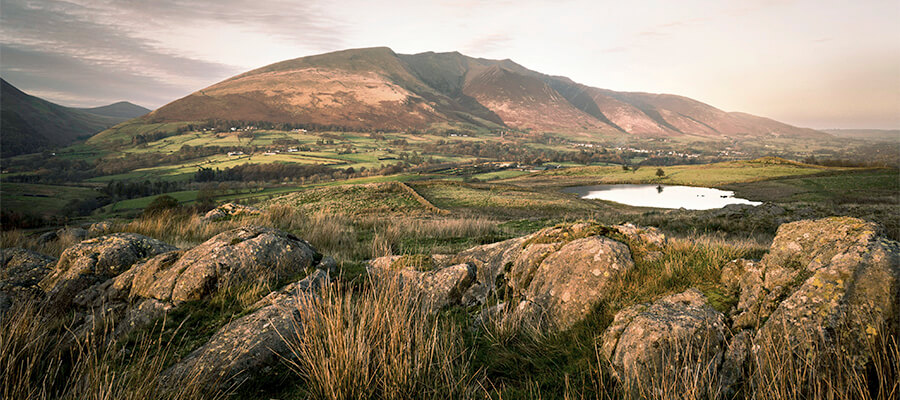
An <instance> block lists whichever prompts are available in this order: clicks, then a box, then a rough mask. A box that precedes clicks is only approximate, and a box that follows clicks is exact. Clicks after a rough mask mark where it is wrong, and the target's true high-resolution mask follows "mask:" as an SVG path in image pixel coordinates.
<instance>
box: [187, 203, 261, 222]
mask: <svg viewBox="0 0 900 400" xmlns="http://www.w3.org/2000/svg"><path fill="white" fill-rule="evenodd" d="M259 213H260V211H259V209H258V208H256V207H250V206H245V205H242V204H237V203H225V204H222V205H221V206H218V207H216V208H213V209H212V210H209V212H207V213H206V215H204V216H203V217H201V219H202V220H204V221H219V220H222V219H225V218H229V217H237V216H244V215H258V214H259Z"/></svg>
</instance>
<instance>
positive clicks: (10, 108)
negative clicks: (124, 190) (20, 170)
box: [0, 79, 149, 157]
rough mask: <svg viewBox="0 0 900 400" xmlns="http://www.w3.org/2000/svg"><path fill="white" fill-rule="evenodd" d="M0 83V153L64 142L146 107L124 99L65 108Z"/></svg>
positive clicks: (43, 147) (97, 130)
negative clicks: (95, 106) (119, 101)
mask: <svg viewBox="0 0 900 400" xmlns="http://www.w3.org/2000/svg"><path fill="white" fill-rule="evenodd" d="M0 85H2V90H0V156H2V157H10V156H14V155H17V154H24V153H33V152H38V151H42V150H45V149H47V148H52V147H57V146H65V145H68V144H71V143H73V142H75V141H77V140H79V139H84V138H86V137H89V136H91V135H93V134H95V133H97V132H100V131H102V130H104V129H106V128H109V127H110V126H113V125H115V124H117V123H119V122H122V121H125V120H128V119H131V118H134V117H135V116H140V115H143V114H146V112H147V111H149V110H146V109H144V108H143V107H139V106H135V105H134V104H131V103H125V102H121V103H116V104H111V105H108V106H104V107H97V108H92V109H77V108H69V107H64V106H61V105H59V104H55V103H51V102H49V101H46V100H44V99H41V98H38V97H34V96H31V95H28V94H26V93H25V92H22V91H21V90H19V89H17V88H16V87H15V86H13V85H11V84H10V83H9V82H7V81H5V80H3V79H0ZM138 109H140V110H143V111H142V112H139V110H138Z"/></svg>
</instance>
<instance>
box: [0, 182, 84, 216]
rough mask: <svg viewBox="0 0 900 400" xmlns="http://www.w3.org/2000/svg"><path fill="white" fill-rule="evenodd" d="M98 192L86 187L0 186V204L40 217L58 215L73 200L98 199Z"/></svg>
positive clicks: (25, 184)
mask: <svg viewBox="0 0 900 400" xmlns="http://www.w3.org/2000/svg"><path fill="white" fill-rule="evenodd" d="M99 195H100V193H99V192H97V190H95V189H93V188H90V187H84V186H63V185H40V184H31V183H10V182H3V183H2V184H0V203H2V208H3V209H5V210H28V211H30V212H33V213H36V214H39V215H53V214H55V213H58V212H59V211H61V210H62V209H63V207H65V206H66V204H67V203H68V202H70V201H72V200H84V199H90V198H96V197H98V196H99Z"/></svg>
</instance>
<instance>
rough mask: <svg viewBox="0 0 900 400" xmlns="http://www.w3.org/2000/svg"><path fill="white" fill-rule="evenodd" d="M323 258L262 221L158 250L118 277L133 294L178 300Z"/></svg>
mask: <svg viewBox="0 0 900 400" xmlns="http://www.w3.org/2000/svg"><path fill="white" fill-rule="evenodd" d="M320 258H321V256H320V255H319V254H318V252H317V251H316V250H315V249H314V248H313V247H312V246H311V245H310V244H309V243H308V242H306V241H305V240H302V239H299V238H297V237H295V236H293V235H291V234H288V233H285V232H282V231H279V230H276V229H272V228H263V227H254V226H246V227H241V228H237V229H232V230H229V231H226V232H222V233H220V234H218V235H216V236H214V237H213V238H211V239H209V240H207V241H206V242H203V243H202V244H200V245H198V246H197V247H194V248H192V249H190V250H186V251H177V252H170V253H166V254H161V255H158V256H157V257H154V258H153V259H150V260H148V261H147V262H145V263H143V264H141V265H139V266H137V267H136V268H134V270H133V271H129V273H128V274H124V275H123V276H121V277H120V278H119V279H117V281H119V282H117V285H118V287H120V288H123V289H126V288H127V289H128V290H129V291H130V294H131V296H133V297H142V298H153V299H156V300H159V301H163V302H172V303H175V304H178V303H181V302H185V301H191V300H199V299H202V298H204V297H205V296H207V295H209V294H211V293H213V292H216V291H218V290H221V289H223V288H226V287H231V286H235V285H247V284H252V283H254V282H258V281H266V280H272V279H276V278H284V277H289V276H293V275H297V274H300V273H302V272H303V271H305V270H306V269H307V268H310V267H313V266H315V265H316V263H317V261H318V260H319V259H320Z"/></svg>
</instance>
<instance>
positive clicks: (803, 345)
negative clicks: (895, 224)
mask: <svg viewBox="0 0 900 400" xmlns="http://www.w3.org/2000/svg"><path fill="white" fill-rule="evenodd" d="M762 263H763V264H765V265H767V266H769V268H777V267H780V268H781V269H783V270H788V271H793V275H792V276H793V277H794V278H795V279H794V280H793V282H794V284H793V285H791V287H792V289H791V291H790V292H788V293H786V298H785V299H784V300H783V301H781V302H780V303H779V304H778V306H777V308H776V309H775V310H774V311H773V312H772V314H771V316H770V317H769V318H768V319H767V320H766V322H765V323H764V324H763V325H762V327H761V328H760V330H759V332H758V334H757V341H759V342H762V343H772V344H773V345H774V346H775V348H777V349H782V350H783V351H790V352H791V353H793V354H807V355H808V356H809V357H815V355H816V354H815V353H817V352H819V351H822V349H835V348H840V353H841V354H843V355H845V356H847V357H850V359H852V360H853V362H854V364H855V365H856V366H859V367H860V368H862V367H864V366H865V365H866V364H867V363H868V362H869V361H870V360H871V358H872V354H871V351H872V349H871V348H869V347H868V346H867V345H866V343H869V342H871V341H872V339H874V338H877V337H878V336H888V337H890V336H892V335H893V336H895V337H896V336H900V328H898V322H900V244H898V243H897V242H895V241H892V240H887V239H885V238H883V237H880V236H879V229H878V226H877V225H875V224H873V223H869V222H866V221H863V220H860V219H856V218H849V217H832V218H825V219H820V220H815V221H799V222H794V223H790V224H785V225H782V226H781V227H780V228H779V229H778V233H777V235H776V237H775V240H774V241H773V243H772V248H771V250H770V252H769V253H768V254H766V256H765V257H764V258H763V260H762ZM785 338H790V339H789V340H785ZM762 353H764V352H762ZM759 356H761V357H765V356H766V354H760V355H759ZM762 365H771V363H766V362H763V363H762Z"/></svg>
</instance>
